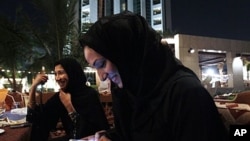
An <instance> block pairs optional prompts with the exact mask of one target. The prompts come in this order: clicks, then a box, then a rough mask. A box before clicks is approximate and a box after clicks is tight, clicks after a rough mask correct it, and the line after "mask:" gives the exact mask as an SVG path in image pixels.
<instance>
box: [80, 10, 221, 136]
mask: <svg viewBox="0 0 250 141" xmlns="http://www.w3.org/2000/svg"><path fill="white" fill-rule="evenodd" d="M161 39H162V37H161V36H160V35H159V34H158V33H156V31H155V30H153V29H152V28H151V27H150V26H149V25H148V23H147V21H146V20H145V19H144V18H143V17H142V16H140V15H136V14H133V13H131V12H127V11H126V12H123V13H120V14H116V15H113V16H109V17H104V18H101V19H100V20H98V21H97V22H96V23H95V24H94V25H92V26H91V28H90V29H89V30H88V32H87V33H86V34H84V35H83V36H82V37H81V39H80V43H81V45H82V46H83V47H85V46H88V47H90V48H92V49H94V50H95V51H96V52H98V53H99V54H100V55H102V56H103V57H105V58H107V59H108V60H110V61H111V62H112V63H113V64H114V65H115V66H116V67H117V69H118V71H119V73H120V76H121V79H122V82H123V88H122V89H119V88H113V89H112V97H113V111H114V115H115V122H116V123H115V126H116V129H117V130H118V132H120V133H121V134H122V137H121V139H122V140H124V141H126V140H133V139H134V140H142V139H137V138H136V137H139V136H137V135H140V134H139V133H145V134H143V136H142V137H143V138H144V140H145V139H147V140H150V139H149V138H147V136H145V135H147V134H146V133H149V132H151V131H152V130H154V129H153V128H154V127H155V126H157V125H155V123H162V124H163V123H164V124H165V122H167V123H168V124H167V126H164V125H162V124H161V125H158V126H160V127H161V128H159V129H162V132H161V133H162V136H152V137H157V138H161V137H164V138H165V136H164V135H165V132H164V131H167V134H171V135H172V133H171V132H175V131H176V130H174V129H176V128H177V130H179V129H180V130H182V129H181V128H178V127H176V126H174V125H175V124H178V122H174V123H172V121H173V120H171V118H172V116H173V115H171V113H175V112H172V111H173V110H183V109H178V107H176V105H182V104H183V103H179V102H180V101H184V103H185V99H182V98H183V97H184V96H187V95H186V94H183V93H178V92H176V93H172V92H171V90H172V89H173V87H174V86H172V85H175V84H176V83H171V82H173V81H176V80H177V79H178V78H183V77H185V78H186V79H184V80H183V81H182V82H180V83H178V88H181V87H180V86H182V84H184V85H185V84H186V83H187V81H188V80H192V81H193V82H194V84H192V85H195V86H197V87H198V88H197V89H196V91H195V93H196V94H197V93H199V94H201V95H202V96H203V95H205V96H207V97H209V98H211V97H210V95H209V94H208V92H207V91H206V90H205V89H204V88H203V87H202V86H201V85H200V81H199V79H198V77H197V76H196V75H195V74H194V72H193V71H192V70H190V69H188V68H186V67H184V66H183V65H182V64H181V63H180V61H179V60H177V59H176V58H175V56H174V55H173V52H172V51H171V49H170V48H169V47H168V45H164V44H162V43H161ZM176 72H177V73H176ZM172 76H173V77H172ZM187 77H189V78H190V79H189V78H188V79H187ZM184 81H185V82H184ZM188 83H189V82H188ZM196 84H197V85H196ZM175 88H176V87H175ZM178 88H177V89H178ZM184 89H185V88H184ZM198 89H199V90H198ZM180 90H182V89H180ZM197 91H198V92H197ZM193 92H194V91H193ZM193 92H191V93H193ZM184 93H185V92H184ZM205 93H206V94H205ZM181 94H183V95H181ZM179 95H181V97H178V98H177V99H178V100H179V99H180V101H175V102H173V100H172V98H173V97H175V98H176V96H179ZM209 98H208V100H203V101H209V100H210V101H209V102H211V103H213V100H212V99H209ZM173 103H174V104H173ZM173 105H174V106H173ZM187 105H188V104H187ZM171 106H172V107H171ZM211 107H212V108H213V109H212V110H213V111H214V113H215V114H217V115H218V113H216V112H217V111H216V107H215V106H214V105H212V106H211ZM172 108H174V109H172ZM158 109H160V110H162V111H159V110H158ZM187 110H189V109H187ZM178 112H179V111H178ZM162 113H164V115H165V114H167V116H166V118H165V116H164V119H162V118H163V116H162V117H159V118H158V119H157V117H156V116H157V115H158V114H160V115H161V114H162ZM211 113H212V114H214V113H213V112H211ZM211 113H210V114H211ZM215 117H216V116H215ZM174 118H179V117H178V115H177V116H176V117H174ZM156 120H157V121H156ZM161 120H164V121H161ZM168 120H169V121H168ZM182 120H185V118H182ZM216 120H217V119H216ZM174 121H179V120H174ZM211 121H214V120H211ZM172 125H173V126H172ZM213 125H214V124H213ZM170 126H171V127H173V128H172V129H171V130H170V131H168V130H166V129H165V128H168V129H169V128H171V127H170ZM151 129H152V130H151ZM157 131H158V130H157ZM159 132H160V131H158V132H157V133H159ZM137 133H138V134H137ZM178 133H179V132H178ZM205 134H206V133H205ZM171 135H170V136H171ZM202 135H204V134H202ZM168 137H169V135H168ZM176 137H177V136H176ZM178 137H179V136H178ZM166 138H167V137H166ZM155 140H157V139H155ZM158 140H159V139H158ZM170 140H171V139H170Z"/></svg>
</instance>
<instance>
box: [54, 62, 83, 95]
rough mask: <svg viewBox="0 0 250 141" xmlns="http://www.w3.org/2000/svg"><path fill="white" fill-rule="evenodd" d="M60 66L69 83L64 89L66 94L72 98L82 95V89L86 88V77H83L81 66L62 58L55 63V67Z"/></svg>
mask: <svg viewBox="0 0 250 141" xmlns="http://www.w3.org/2000/svg"><path fill="white" fill-rule="evenodd" d="M59 64H60V65H62V67H63V69H64V70H65V72H66V73H67V75H68V77H69V82H68V85H67V87H66V90H65V91H66V92H69V93H71V95H72V96H77V95H82V93H80V92H82V89H84V87H86V85H85V83H86V80H87V79H86V76H85V75H84V72H83V69H82V67H81V65H80V64H79V63H78V62H77V61H76V60H75V59H73V58H63V59H61V60H58V61H57V62H55V65H54V66H56V65H59Z"/></svg>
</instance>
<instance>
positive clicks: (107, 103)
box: [100, 94, 114, 127]
mask: <svg viewBox="0 0 250 141" xmlns="http://www.w3.org/2000/svg"><path fill="white" fill-rule="evenodd" d="M100 101H101V103H102V104H103V108H104V111H105V114H106V117H107V119H108V122H109V125H110V126H111V127H114V115H113V111H112V95H111V94H100Z"/></svg>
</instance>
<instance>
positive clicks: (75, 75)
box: [27, 58, 109, 141]
mask: <svg viewBox="0 0 250 141" xmlns="http://www.w3.org/2000/svg"><path fill="white" fill-rule="evenodd" d="M54 66H55V70H54V72H55V79H56V82H57V83H58V85H59V86H60V90H59V92H56V93H55V94H54V95H53V96H52V97H51V98H50V99H49V100H48V101H47V102H46V103H45V104H44V105H36V98H35V94H36V89H37V86H38V85H40V84H44V83H46V81H47V80H48V77H47V76H46V74H42V73H41V74H38V75H37V76H36V78H35V80H34V81H33V84H32V85H31V87H30V91H29V96H30V98H29V104H28V114H27V121H29V122H32V124H33V128H32V133H31V141H46V140H48V137H49V133H50V131H51V130H52V129H53V128H54V127H55V126H56V125H57V123H58V121H59V120H60V121H61V122H62V125H63V128H64V130H65V132H66V136H64V137H63V138H62V139H61V140H65V141H66V140H67V141H68V140H69V139H79V138H82V137H84V136H87V135H91V134H94V133H95V132H97V131H100V130H106V129H109V125H108V121H107V119H106V116H105V113H104V110H103V107H102V105H101V103H100V100H99V97H98V96H99V93H98V92H97V91H96V90H95V89H93V88H91V87H89V86H86V85H85V83H86V76H85V75H84V72H83V69H82V68H81V65H80V64H79V63H78V62H77V61H76V60H74V59H71V58H64V59H61V60H59V61H57V62H56V63H55V65H54Z"/></svg>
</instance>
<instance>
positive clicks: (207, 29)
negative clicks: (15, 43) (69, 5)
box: [0, 0, 250, 41]
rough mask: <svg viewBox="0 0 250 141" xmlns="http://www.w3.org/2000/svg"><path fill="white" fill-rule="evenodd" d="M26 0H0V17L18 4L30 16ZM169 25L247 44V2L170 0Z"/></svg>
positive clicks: (249, 1) (249, 31)
mask: <svg viewBox="0 0 250 141" xmlns="http://www.w3.org/2000/svg"><path fill="white" fill-rule="evenodd" d="M27 1H29V0H1V4H0V14H3V13H4V15H9V16H10V15H11V16H10V17H13V15H15V8H16V6H17V5H18V4H19V3H22V4H23V5H24V9H25V10H26V11H28V12H29V13H30V14H32V7H30V5H27V4H26V3H27ZM171 4H172V22H173V23H172V26H173V29H174V30H175V31H177V32H178V33H183V34H193V35H200V36H212V37H221V38H229V39H239V40H249V41H250V0H172V1H171Z"/></svg>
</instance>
